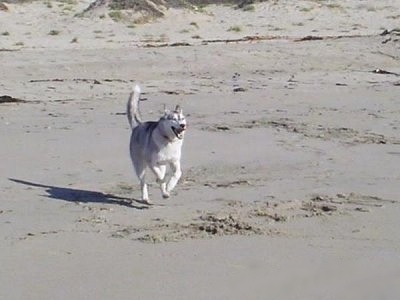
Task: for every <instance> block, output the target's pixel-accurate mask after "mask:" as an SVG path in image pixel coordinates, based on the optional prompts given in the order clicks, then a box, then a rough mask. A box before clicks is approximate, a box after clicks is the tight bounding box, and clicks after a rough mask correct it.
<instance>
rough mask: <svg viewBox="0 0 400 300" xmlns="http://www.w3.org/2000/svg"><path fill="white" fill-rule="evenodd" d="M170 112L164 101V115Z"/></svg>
mask: <svg viewBox="0 0 400 300" xmlns="http://www.w3.org/2000/svg"><path fill="white" fill-rule="evenodd" d="M170 113H171V111H170V110H169V109H167V105H166V104H165V103H164V116H167V115H169V114H170Z"/></svg>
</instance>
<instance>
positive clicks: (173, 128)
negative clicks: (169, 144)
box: [171, 124, 186, 140]
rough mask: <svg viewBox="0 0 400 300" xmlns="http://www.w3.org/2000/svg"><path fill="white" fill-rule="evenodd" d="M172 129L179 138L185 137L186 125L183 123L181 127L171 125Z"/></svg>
mask: <svg viewBox="0 0 400 300" xmlns="http://www.w3.org/2000/svg"><path fill="white" fill-rule="evenodd" d="M171 129H172V131H173V132H174V134H175V136H176V137H177V138H178V139H180V140H181V139H183V132H184V131H185V130H186V126H185V125H183V124H181V125H180V127H179V128H175V127H173V126H172V127H171Z"/></svg>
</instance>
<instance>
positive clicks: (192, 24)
mask: <svg viewBox="0 0 400 300" xmlns="http://www.w3.org/2000/svg"><path fill="white" fill-rule="evenodd" d="M189 25H190V26H193V27H196V28H197V29H198V28H199V25H198V24H197V23H196V22H190V24H189Z"/></svg>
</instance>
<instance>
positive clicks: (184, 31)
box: [179, 29, 190, 33]
mask: <svg viewBox="0 0 400 300" xmlns="http://www.w3.org/2000/svg"><path fill="white" fill-rule="evenodd" d="M188 32H190V30H189V29H182V30H181V31H179V33H188Z"/></svg>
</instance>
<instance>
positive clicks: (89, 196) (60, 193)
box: [9, 178, 151, 209]
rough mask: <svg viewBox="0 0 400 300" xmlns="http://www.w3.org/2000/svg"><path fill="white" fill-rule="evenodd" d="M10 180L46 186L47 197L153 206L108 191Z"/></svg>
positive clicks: (17, 180) (16, 180) (71, 200)
mask: <svg viewBox="0 0 400 300" xmlns="http://www.w3.org/2000/svg"><path fill="white" fill-rule="evenodd" d="M9 180H10V181H13V182H15V183H19V184H24V185H28V186H31V187H40V188H44V189H46V193H47V197H49V198H51V199H56V200H64V201H68V202H73V203H103V204H115V205H121V206H127V207H131V208H136V209H148V208H150V206H151V205H150V204H149V203H146V202H144V201H141V200H137V199H133V198H129V199H127V198H124V197H120V196H116V195H113V194H108V193H102V192H97V191H88V190H80V189H73V188H67V187H59V186H52V185H45V184H40V183H35V182H30V181H26V180H20V179H15V178H9Z"/></svg>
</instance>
